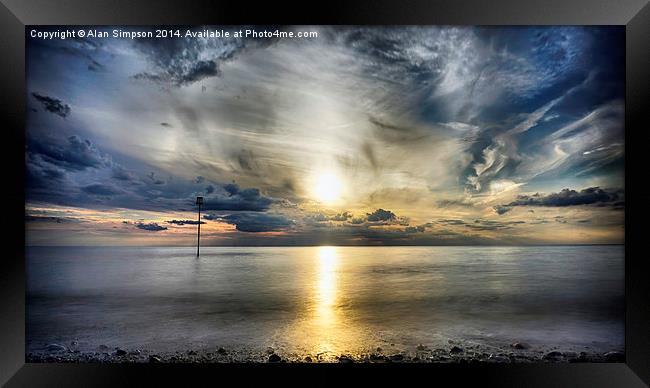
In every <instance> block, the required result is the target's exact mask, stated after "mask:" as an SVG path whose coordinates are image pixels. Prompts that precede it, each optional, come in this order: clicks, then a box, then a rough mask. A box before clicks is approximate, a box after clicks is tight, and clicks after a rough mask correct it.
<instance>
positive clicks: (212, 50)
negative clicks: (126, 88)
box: [134, 38, 246, 87]
mask: <svg viewBox="0 0 650 388" xmlns="http://www.w3.org/2000/svg"><path fill="white" fill-rule="evenodd" d="M134 44H135V47H136V49H138V50H139V51H141V52H142V53H144V54H145V55H146V56H147V58H148V59H149V61H150V63H151V65H152V67H153V68H154V71H153V72H142V73H138V74H136V75H134V78H136V79H147V80H150V81H154V82H161V83H166V84H170V85H173V86H177V87H180V86H186V85H189V84H192V83H194V82H197V81H200V80H202V79H205V78H208V77H214V76H218V75H220V73H221V70H220V68H219V66H220V63H221V62H224V61H228V60H230V59H232V58H233V57H234V56H235V55H236V54H237V53H239V52H240V51H241V50H243V49H244V47H245V46H246V42H245V41H244V40H242V39H236V38H232V39H228V40H221V39H214V40H202V39H139V40H137V41H136V42H134Z"/></svg>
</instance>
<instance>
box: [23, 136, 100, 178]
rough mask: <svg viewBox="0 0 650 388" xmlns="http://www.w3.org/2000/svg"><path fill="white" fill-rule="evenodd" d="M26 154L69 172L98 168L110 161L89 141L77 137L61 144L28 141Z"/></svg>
mask: <svg viewBox="0 0 650 388" xmlns="http://www.w3.org/2000/svg"><path fill="white" fill-rule="evenodd" d="M27 153H28V154H33V155H34V156H37V157H40V158H41V159H43V160H44V161H46V162H48V163H50V164H53V165H56V166H59V167H62V168H64V169H66V170H69V171H81V170H85V169H87V168H100V167H102V166H105V165H108V164H110V159H109V158H108V157H107V156H105V155H104V154H102V153H101V152H100V151H99V150H98V149H97V147H95V145H94V144H93V143H92V142H91V141H90V140H88V139H85V140H83V139H81V138H80V137H79V136H77V135H73V136H70V137H68V138H67V142H65V143H63V144H55V143H53V142H47V141H40V140H36V139H28V140H27Z"/></svg>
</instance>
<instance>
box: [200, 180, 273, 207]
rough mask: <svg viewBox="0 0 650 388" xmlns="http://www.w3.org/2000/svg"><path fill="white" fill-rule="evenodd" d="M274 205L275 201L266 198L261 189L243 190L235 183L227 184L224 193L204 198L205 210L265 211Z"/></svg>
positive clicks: (223, 189) (223, 188)
mask: <svg viewBox="0 0 650 388" xmlns="http://www.w3.org/2000/svg"><path fill="white" fill-rule="evenodd" d="M273 203H274V199H272V198H270V197H265V196H263V195H262V194H261V193H260V190H259V189H256V188H249V189H241V188H240V187H239V186H238V185H236V184H234V183H229V184H226V185H224V186H223V187H222V191H221V192H219V193H214V194H213V195H210V196H206V197H205V198H204V205H203V208H204V209H205V210H206V211H210V210H230V211H232V210H242V211H244V210H246V211H258V212H261V211H265V210H268V208H269V207H270V206H271V205H272V204H273Z"/></svg>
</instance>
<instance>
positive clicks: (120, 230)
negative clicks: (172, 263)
mask: <svg viewBox="0 0 650 388" xmlns="http://www.w3.org/2000/svg"><path fill="white" fill-rule="evenodd" d="M206 28H207V29H210V30H215V29H225V30H229V31H231V32H235V31H237V30H239V29H240V27H235V26H229V27H215V26H211V27H194V28H189V29H191V30H192V31H203V30H204V29H206ZM247 28H252V27H247ZM61 29H64V27H48V30H49V31H56V30H61ZM113 29H114V28H113V27H102V28H100V30H102V31H108V32H111V31H112V30H113ZM115 29H123V30H155V28H148V27H147V28H135V27H128V28H127V27H115ZM187 29H188V28H180V30H181V34H184V33H185V31H186V30H187ZM255 29H260V27H255ZM267 29H270V28H268V27H267ZM274 29H275V27H274V28H272V29H271V30H274ZM29 30H30V28H29V27H28V28H27V29H26V32H27V33H28V35H27V36H28V38H27V92H28V95H27V96H26V99H27V107H28V108H27V112H26V114H27V130H26V134H25V136H26V139H25V142H26V147H25V163H26V203H25V217H26V219H25V222H26V240H27V244H28V245H193V244H196V228H197V224H198V222H199V221H198V215H197V207H196V205H195V201H196V197H197V196H203V197H204V198H205V202H204V206H203V208H202V218H201V221H200V222H201V242H202V245H513V244H524V245H526V244H621V243H623V242H624V206H625V187H624V156H625V153H624V151H625V144H624V91H625V89H624V81H625V72H624V59H625V57H624V47H625V46H624V38H625V36H624V29H623V28H622V27H570V26H561V27H553V26H551V27H453V26H417V27H416V26H403V27H354V26H349V27H324V26H314V27H307V26H301V27H282V28H280V30H282V31H315V32H317V36H315V37H310V38H239V37H232V35H231V37H229V38H185V37H179V38H167V39H156V38H139V39H123V38H112V37H108V38H86V37H84V38H79V37H76V38H67V39H39V38H31V37H30V35H29Z"/></svg>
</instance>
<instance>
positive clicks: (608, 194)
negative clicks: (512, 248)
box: [506, 187, 625, 207]
mask: <svg viewBox="0 0 650 388" xmlns="http://www.w3.org/2000/svg"><path fill="white" fill-rule="evenodd" d="M624 203H625V193H624V191H623V190H622V189H601V188H599V187H589V188H587V189H584V190H580V191H575V190H570V189H563V190H562V191H560V192H559V193H551V194H539V193H536V194H533V195H519V196H517V199H516V200H515V201H513V202H510V203H509V204H508V205H506V206H557V207H564V206H578V205H597V206H605V205H611V206H615V207H622V206H623V205H624Z"/></svg>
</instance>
